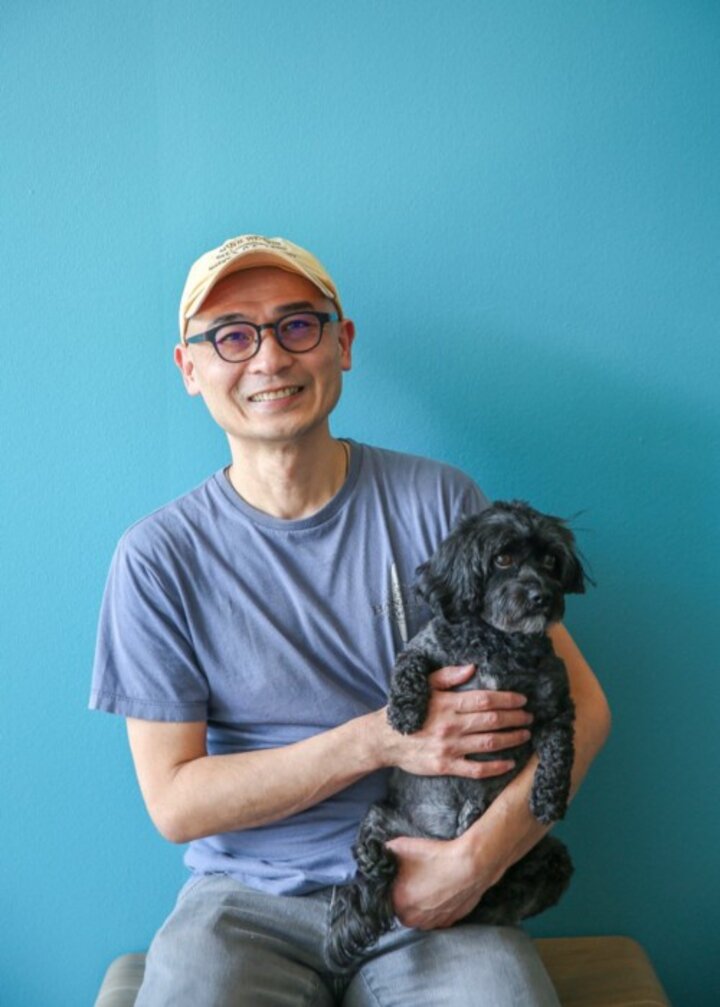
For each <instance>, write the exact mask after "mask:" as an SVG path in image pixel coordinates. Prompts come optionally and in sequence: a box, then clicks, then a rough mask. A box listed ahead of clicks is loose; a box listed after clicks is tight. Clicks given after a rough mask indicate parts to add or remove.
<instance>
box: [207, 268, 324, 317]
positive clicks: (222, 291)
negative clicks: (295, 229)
mask: <svg viewBox="0 0 720 1007" xmlns="http://www.w3.org/2000/svg"><path fill="white" fill-rule="evenodd" d="M301 303H303V304H307V305H311V306H313V307H319V308H324V307H326V305H328V304H331V302H330V301H328V300H327V298H326V297H325V296H324V295H323V293H322V292H321V291H320V290H318V288H317V287H316V286H314V285H313V284H312V283H311V282H310V280H307V279H305V277H304V276H299V275H298V274H297V273H289V272H288V271H287V270H286V269H277V268H275V267H274V266H257V267H255V268H253V269H243V270H241V271H240V272H237V273H231V274H230V275H229V276H224V277H223V279H222V280H220V281H219V283H217V284H216V285H215V286H214V287H213V289H212V290H211V291H210V293H209V294H208V296H207V297H206V298H205V300H204V301H203V304H202V307H201V308H200V310H199V311H198V312H197V314H195V315H194V316H193V318H192V319H191V320H190V321H191V322H193V321H196V320H197V321H208V320H211V319H213V318H217V317H218V316H219V315H227V314H232V313H233V312H237V313H238V314H243V315H247V316H248V318H254V317H255V316H257V315H258V314H260V313H262V312H273V311H274V310H276V309H279V308H282V307H283V306H285V305H289V304H301Z"/></svg>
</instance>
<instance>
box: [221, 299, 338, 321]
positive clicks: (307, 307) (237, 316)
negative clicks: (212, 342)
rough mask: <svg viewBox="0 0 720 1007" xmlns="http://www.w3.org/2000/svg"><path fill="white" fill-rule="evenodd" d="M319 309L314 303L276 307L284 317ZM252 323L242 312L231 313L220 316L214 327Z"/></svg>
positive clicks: (277, 312)
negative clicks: (291, 313)
mask: <svg viewBox="0 0 720 1007" xmlns="http://www.w3.org/2000/svg"><path fill="white" fill-rule="evenodd" d="M317 310H318V309H317V308H316V307H315V305H314V304H313V303H312V301H290V302H288V303H287V304H278V305H276V307H275V314H276V315H284V314H285V313H286V312H288V311H317ZM238 321H244V322H250V321H252V319H251V318H250V316H249V315H246V314H244V313H243V312H242V311H231V312H230V313H229V314H227V315H218V316H217V318H214V319H213V325H224V324H225V323H226V322H238Z"/></svg>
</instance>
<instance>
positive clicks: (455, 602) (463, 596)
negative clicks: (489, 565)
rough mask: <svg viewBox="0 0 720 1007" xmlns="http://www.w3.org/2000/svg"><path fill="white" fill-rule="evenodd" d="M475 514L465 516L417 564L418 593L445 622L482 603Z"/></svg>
mask: <svg viewBox="0 0 720 1007" xmlns="http://www.w3.org/2000/svg"><path fill="white" fill-rule="evenodd" d="M477 521H478V519H477V517H469V518H465V519H464V520H463V521H461V522H460V524H459V525H458V526H457V528H456V529H455V530H454V531H453V532H451V533H450V535H448V537H447V538H446V539H445V540H444V542H442V543H441V544H440V546H439V547H438V549H437V551H436V552H435V553H434V554H433V555H432V556H431V557H430V559H429V560H428V561H427V563H423V564H422V566H419V567H418V568H417V574H418V578H419V579H418V587H417V590H418V594H419V595H420V597H421V598H423V599H424V600H425V601H426V602H427V603H428V605H429V606H430V608H431V609H432V611H433V614H434V615H441V616H443V618H445V619H447V620H448V621H449V622H455V621H457V620H458V619H462V618H463V616H466V615H469V614H470V613H472V612H477V611H478V609H479V608H480V607H482V597H483V593H484V591H485V577H484V572H483V563H482V540H481V536H480V535H479V534H478V533H477V527H476V525H477Z"/></svg>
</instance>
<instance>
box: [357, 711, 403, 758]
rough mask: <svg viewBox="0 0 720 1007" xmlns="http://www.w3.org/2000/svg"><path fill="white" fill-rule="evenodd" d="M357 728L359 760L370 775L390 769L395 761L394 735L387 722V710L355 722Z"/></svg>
mask: <svg viewBox="0 0 720 1007" xmlns="http://www.w3.org/2000/svg"><path fill="white" fill-rule="evenodd" d="M353 724H354V725H355V726H356V728H357V738H358V746H359V750H358V758H359V760H360V765H361V766H362V767H363V768H364V769H365V770H366V772H368V773H372V772H375V771H376V770H378V769H389V768H391V767H392V766H394V765H395V762H394V761H393V740H394V739H393V735H394V734H395V732H394V731H393V729H392V728H391V727H390V725H389V723H388V720H387V712H386V708H385V707H383V708H382V709H380V710H375V711H374V712H373V713H367V714H365V715H364V716H362V717H358V718H357V720H355V721H353Z"/></svg>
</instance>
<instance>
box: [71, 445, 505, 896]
mask: <svg viewBox="0 0 720 1007" xmlns="http://www.w3.org/2000/svg"><path fill="white" fill-rule="evenodd" d="M349 443H350V445H351V448H352V451H351V461H350V471H349V473H348V478H347V479H346V481H345V483H344V485H343V486H342V488H341V489H340V490H339V492H338V493H337V494H336V495H335V496H334V497H333V498H332V500H330V501H329V502H328V503H327V504H326V505H325V506H324V507H323V508H322V509H321V510H320V511H318V512H317V513H316V514H313V515H312V516H311V517H308V518H302V519H300V520H296V521H286V520H282V519H279V518H275V517H271V516H270V515H268V514H265V513H263V512H261V511H258V510H256V509H255V508H253V507H251V506H249V505H248V504H247V503H246V502H245V501H244V500H242V499H241V498H240V497H239V496H238V495H237V493H236V492H235V490H234V489H233V488H232V486H231V485H230V483H229V481H228V479H227V477H226V475H225V473H224V472H223V471H220V472H217V473H216V474H215V475H213V476H212V477H211V478H210V479H208V480H207V481H206V482H205V483H203V484H202V485H201V486H199V487H198V488H197V489H195V490H193V491H192V492H190V493H188V494H186V495H185V496H183V497H180V498H179V499H178V500H175V501H174V502H173V503H170V504H168V505H167V506H166V507H163V508H161V509H160V510H158V511H156V512H155V513H153V514H151V515H150V516H149V517H147V518H145V519H144V520H142V521H140V522H138V523H137V524H135V525H133V527H132V528H130V529H129V530H128V531H127V532H126V533H125V535H123V537H122V539H121V540H120V543H119V544H118V547H117V550H116V552H115V555H114V557H113V561H112V565H111V568H110V573H109V577H108V581H107V586H106V589H105V596H104V599H103V604H102V610H101V615H100V624H99V629H98V642H97V651H96V656H95V666H94V672H93V685H92V694H91V700H90V706H91V707H92V708H94V709H99V710H106V711H109V712H112V713H118V714H121V715H123V716H127V717H137V718H140V719H145V720H161V721H206V722H207V746H208V753H209V754H210V755H217V754H226V753H229V752H243V751H252V750H256V749H263V748H276V747H279V746H282V745H288V744H291V743H293V742H296V741H300V740H301V739H304V738H308V737H310V736H312V735H314V734H317V733H319V732H321V731H326V730H328V729H330V728H333V727H336V726H337V725H338V724H342V723H345V722H346V721H348V720H350V719H351V718H353V717H358V716H361V715H362V714H365V713H369V712H371V711H373V710H377V709H379V708H380V707H381V706H383V705H384V704H385V702H386V699H387V690H388V682H389V676H390V672H391V670H392V666H393V662H394V659H395V656H396V654H397V653H398V651H399V650H400V649H401V648H402V646H403V644H404V642H405V641H406V640H408V639H409V638H410V637H412V636H413V635H414V634H415V633H416V632H417V631H418V629H420V627H421V626H422V624H423V623H424V622H425V621H426V620H427V618H428V615H429V613H428V611H427V610H425V609H424V607H423V606H422V605H420V604H419V603H418V602H417V600H416V599H415V595H414V589H413V584H414V579H415V570H416V568H417V566H418V565H419V564H420V563H422V562H424V561H425V560H426V559H427V558H428V556H429V555H430V554H431V553H432V552H433V551H434V549H435V548H436V547H437V545H438V543H439V542H440V541H441V539H443V538H444V537H445V536H446V535H447V534H448V532H449V531H450V530H451V529H452V528H453V527H454V525H455V524H456V523H457V521H458V520H459V519H460V518H461V517H462V516H464V515H466V514H470V513H475V512H476V511H478V510H480V509H482V508H483V507H484V506H487V500H486V499H485V497H484V496H483V495H482V493H481V492H480V491H479V490H478V488H477V487H476V486H475V484H474V483H473V482H472V481H471V480H470V479H468V478H467V476H465V475H463V474H462V473H461V472H459V471H458V470H457V469H453V468H451V467H449V466H447V465H442V464H439V463H436V462H431V461H427V460H426V459H422V458H417V457H414V456H411V455H403V454H398V453H396V452H391V451H385V450H381V449H378V448H373V447H368V446H367V445H361V444H357V443H355V442H349ZM385 782H386V777H385V773H383V772H380V773H374V774H371V775H370V776H366V777H364V778H363V779H361V780H359V781H358V782H357V783H355V784H353V785H352V786H350V787H348V788H347V789H346V790H343V791H342V792H340V793H338V794H335V795H334V796H332V797H329V798H327V799H326V800H324V801H322V802H321V803H320V804H317V805H315V806H314V807H312V808H308V809H307V810H305V811H302V812H300V813H298V814H295V815H292V816H291V817H289V818H285V819H282V820H281V821H278V822H273V823H271V824H269V825H263V826H260V827H257V828H252V829H244V830H240V831H234V832H226V833H223V834H221V835H216V836H210V837H207V838H204V839H198V840H195V841H193V842H192V843H190V845H189V847H188V851H187V853H186V857H185V862H186V864H187V865H188V866H189V867H190V868H191V870H193V871H196V872H201V873H210V872H217V871H219V872H223V873H227V874H230V875H232V876H234V877H236V878H237V879H238V880H239V881H242V882H243V883H245V884H248V885H251V886H253V887H256V888H261V889H264V890H266V891H271V892H277V893H282V894H301V893H304V892H308V891H312V890H313V889H316V888H319V887H322V886H325V885H329V884H340V883H343V882H345V881H347V880H348V879H349V878H350V877H351V876H352V875H353V873H354V864H353V860H352V856H351V852H350V848H351V846H352V843H353V842H354V840H355V836H356V832H357V827H358V825H359V822H360V820H361V818H362V817H363V815H364V813H365V811H366V810H367V807H368V805H369V803H371V802H372V801H374V800H377V799H379V798H380V797H382V795H383V792H384V788H385Z"/></svg>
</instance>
